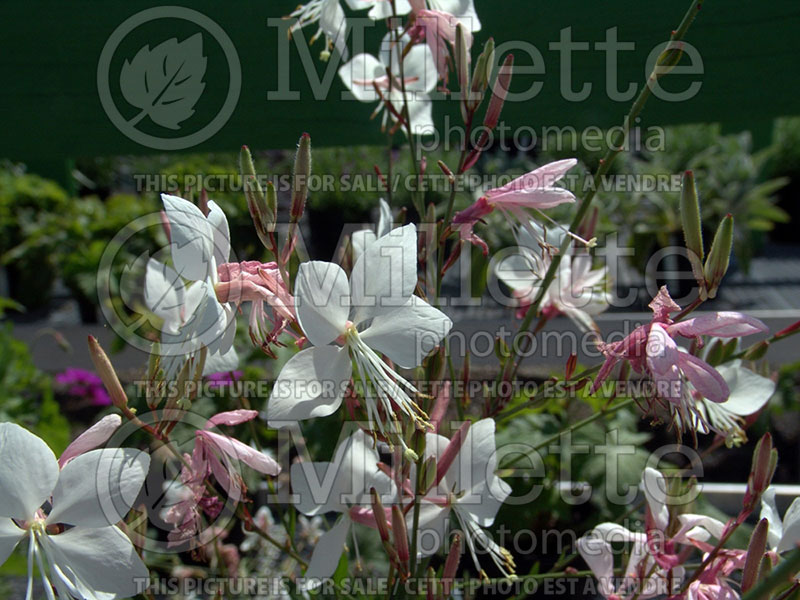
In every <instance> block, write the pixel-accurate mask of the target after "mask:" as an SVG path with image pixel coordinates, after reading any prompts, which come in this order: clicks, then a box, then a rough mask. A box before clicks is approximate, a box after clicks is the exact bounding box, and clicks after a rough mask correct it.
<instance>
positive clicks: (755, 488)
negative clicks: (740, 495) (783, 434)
mask: <svg viewBox="0 0 800 600" xmlns="http://www.w3.org/2000/svg"><path fill="white" fill-rule="evenodd" d="M777 464H778V451H777V450H775V449H774V448H773V447H772V436H771V435H770V434H769V433H765V434H764V435H763V436H762V438H761V439H760V440H758V443H757V444H756V447H755V450H754V451H753V463H752V466H751V468H750V476H749V477H748V480H747V491H746V492H745V497H744V510H745V511H746V512H747V514H749V511H752V510H753V509H755V506H756V504H757V503H758V502H759V500H760V499H761V494H763V493H764V490H766V489H767V487H769V484H770V483H771V482H772V476H773V475H774V474H775V467H776V466H777Z"/></svg>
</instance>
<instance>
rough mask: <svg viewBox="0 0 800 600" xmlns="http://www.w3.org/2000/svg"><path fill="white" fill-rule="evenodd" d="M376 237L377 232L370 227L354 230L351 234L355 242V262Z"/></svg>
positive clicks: (351, 240) (351, 239)
mask: <svg viewBox="0 0 800 600" xmlns="http://www.w3.org/2000/svg"><path fill="white" fill-rule="evenodd" d="M375 239H376V237H375V233H374V232H372V231H370V230H369V229H361V230H360V231H354V232H353V234H352V235H351V236H350V242H351V243H352V244H353V262H355V261H357V260H358V259H359V257H360V256H361V255H362V254H364V249H365V248H366V247H367V246H369V245H370V244H371V243H372V242H374V241H375Z"/></svg>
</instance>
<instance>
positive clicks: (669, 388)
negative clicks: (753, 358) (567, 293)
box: [592, 287, 767, 427]
mask: <svg viewBox="0 0 800 600" xmlns="http://www.w3.org/2000/svg"><path fill="white" fill-rule="evenodd" d="M649 306H650V308H651V309H652V310H653V319H652V321H651V322H650V323H648V324H646V325H642V326H640V327H637V328H636V329H634V330H633V332H632V333H631V334H630V335H628V336H627V337H626V338H625V339H623V340H621V341H619V342H615V343H610V344H601V347H600V348H601V350H602V352H603V354H604V355H605V357H606V360H605V362H604V363H603V366H602V368H601V369H600V372H599V373H598V374H597V378H596V379H595V381H594V384H593V385H592V391H593V392H594V391H596V390H597V389H598V388H599V387H600V386H601V385H602V383H603V381H605V380H606V379H607V378H608V376H609V375H610V374H611V371H612V369H613V368H614V367H615V366H616V364H617V363H618V362H620V361H627V362H628V363H629V364H630V365H631V367H632V368H633V370H634V371H636V372H637V373H639V374H642V375H646V376H648V377H650V379H651V380H652V381H653V382H654V383H655V395H656V396H657V397H659V398H662V399H664V400H668V401H669V402H670V403H671V406H672V409H673V412H674V413H677V415H678V416H679V417H680V419H681V422H682V423H683V424H684V426H685V427H691V424H692V423H695V424H696V423H697V422H698V420H699V419H702V418H703V417H702V415H701V413H700V412H699V411H697V410H696V408H695V407H694V401H693V399H692V394H691V393H690V390H689V389H688V388H687V386H685V385H684V384H685V381H686V380H688V381H689V382H690V383H691V384H692V386H693V387H694V389H695V390H696V391H697V392H698V393H699V394H700V395H701V396H702V397H703V398H707V399H708V400H710V401H712V402H725V401H726V400H727V399H728V396H729V395H730V389H729V388H728V384H727V383H726V382H725V379H724V378H723V377H722V375H720V373H719V372H718V371H717V370H716V369H715V368H714V367H712V366H711V365H709V364H708V363H707V362H705V361H704V360H702V359H700V358H698V357H697V356H694V355H693V354H690V353H689V352H686V351H684V350H682V349H679V348H678V345H677V343H676V342H675V338H676V337H677V336H683V337H686V338H691V339H694V340H695V341H697V343H698V345H700V344H701V343H702V340H701V336H704V335H708V336H715V337H724V338H733V337H741V336H746V335H752V334H754V333H761V332H764V331H766V330H767V327H766V325H764V323H762V322H761V321H759V320H758V319H756V318H753V317H749V316H747V315H744V314H741V313H738V312H715V313H708V314H705V315H701V316H698V317H694V318H692V319H687V320H685V321H680V322H677V323H676V322H674V321H673V320H672V318H671V317H670V315H671V314H672V313H675V312H678V311H680V309H681V307H680V306H678V305H677V304H676V303H675V302H674V301H673V300H672V298H671V297H670V295H669V292H668V291H667V288H666V287H662V288H661V290H659V292H658V294H657V295H656V297H655V298H654V299H653V301H652V302H651V303H650V305H649Z"/></svg>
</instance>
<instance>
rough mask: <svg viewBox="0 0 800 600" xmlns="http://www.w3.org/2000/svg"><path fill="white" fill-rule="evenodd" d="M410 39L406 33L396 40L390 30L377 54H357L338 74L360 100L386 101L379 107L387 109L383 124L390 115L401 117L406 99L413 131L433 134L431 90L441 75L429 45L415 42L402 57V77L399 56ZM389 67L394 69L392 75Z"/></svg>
mask: <svg viewBox="0 0 800 600" xmlns="http://www.w3.org/2000/svg"><path fill="white" fill-rule="evenodd" d="M408 43H409V38H408V36H403V37H402V38H401V39H400V42H399V44H396V43H395V42H394V41H393V39H392V35H391V33H389V34H387V35H386V36H384V38H383V42H381V50H380V55H379V57H378V58H375V57H374V56H372V55H371V54H357V55H356V56H354V57H353V59H352V60H351V61H350V62H348V63H346V64H345V65H343V66H342V67H341V68H340V69H339V77H341V78H342V81H343V82H344V84H345V86H347V89H348V90H350V92H352V94H353V96H354V97H355V98H356V100H358V101H359V102H377V101H381V102H382V103H383V104H384V105H383V106H379V107H378V109H377V110H378V111H380V110H381V109H384V113H383V117H382V121H381V123H382V126H383V127H385V126H386V123H387V121H388V119H389V118H391V119H392V121H393V122H397V121H398V116H399V115H401V114H402V110H403V102H404V100H405V102H406V103H407V105H408V113H409V118H410V121H411V130H412V133H413V134H415V135H423V134H430V133H432V131H433V116H432V114H433V113H432V104H431V98H430V96H429V94H430V92H431V91H433V89H434V88H435V87H436V81H437V79H438V73H437V71H436V63H435V62H434V59H433V54H432V53H431V50H430V48H429V47H428V46H426V45H424V44H417V45H414V46H412V47H411V48H410V49H408V52H407V53H405V57H404V58H403V61H402V67H403V69H402V71H403V78H402V79H401V77H400V60H399V57H400V56H402V55H403V53H404V52H405V51H406V46H407V44H408ZM390 57H391V58H390ZM387 69H388V70H390V71H391V78H390V77H389V75H388V74H387ZM403 87H405V95H404V94H403ZM376 88H377V91H376ZM387 105H390V106H387Z"/></svg>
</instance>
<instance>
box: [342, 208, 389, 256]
mask: <svg viewBox="0 0 800 600" xmlns="http://www.w3.org/2000/svg"><path fill="white" fill-rule="evenodd" d="M378 209H379V212H378V224H377V226H376V228H375V231H372V230H371V229H361V230H359V231H354V232H353V235H351V236H350V242H351V243H352V244H353V260H354V261H355V260H358V257H359V256H361V255H362V254H364V250H365V249H366V247H367V246H369V245H370V244H371V243H372V242H374V241H375V240H376V239H378V238H382V237H383V236H385V235H386V234H387V233H389V232H390V231H391V230H392V224H393V223H394V217H392V209H391V208H390V207H389V203H388V202H386V200H384V199H383V198H381V199H380V200H378Z"/></svg>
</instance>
